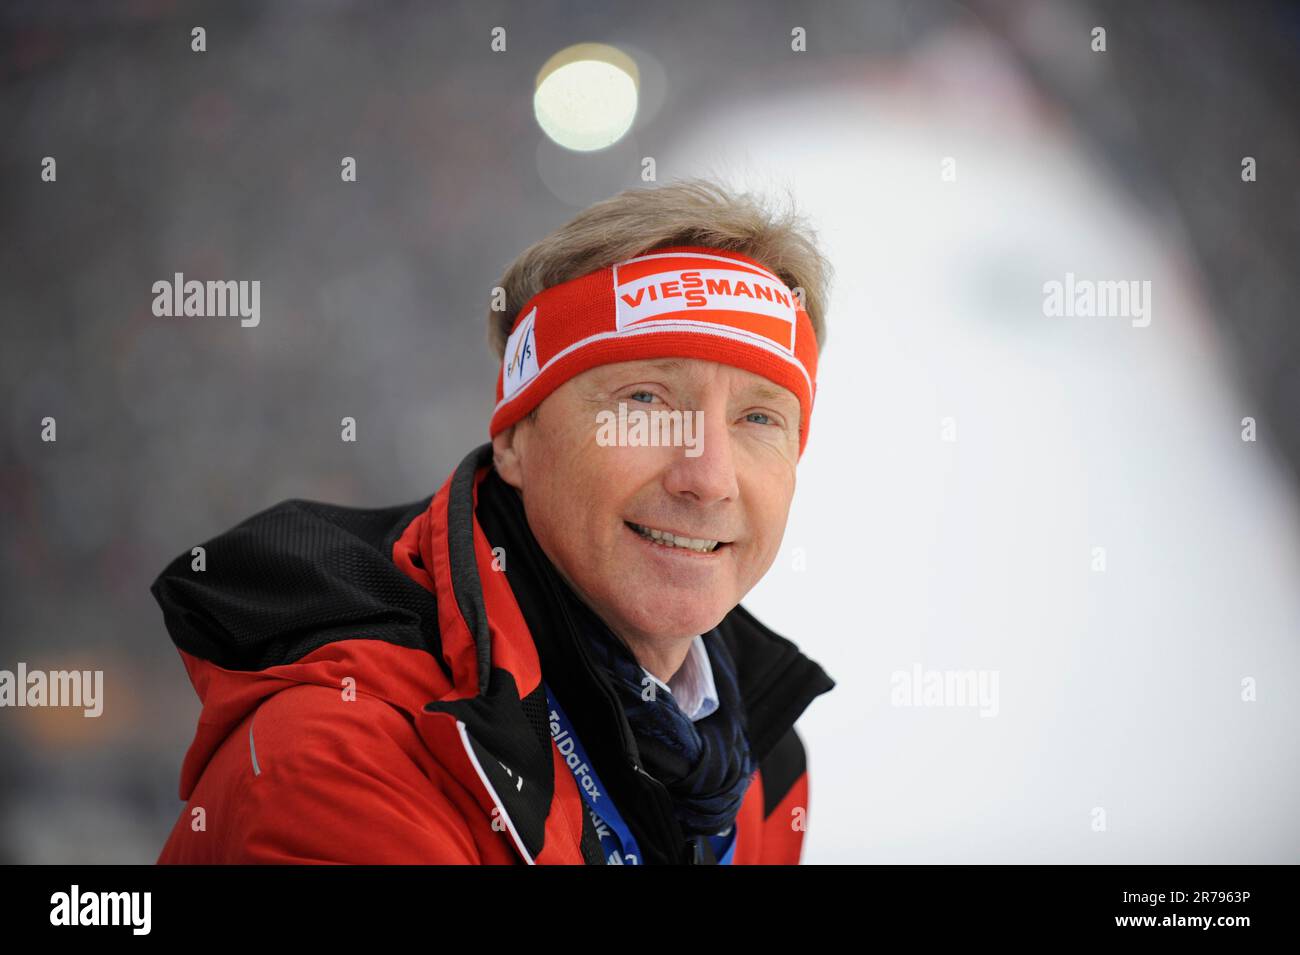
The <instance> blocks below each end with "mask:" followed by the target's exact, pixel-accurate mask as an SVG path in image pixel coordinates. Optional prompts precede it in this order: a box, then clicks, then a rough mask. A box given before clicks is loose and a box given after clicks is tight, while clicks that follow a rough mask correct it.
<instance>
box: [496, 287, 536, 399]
mask: <svg viewBox="0 0 1300 955" xmlns="http://www.w3.org/2000/svg"><path fill="white" fill-rule="evenodd" d="M536 320H537V306H535V305H534V306H533V310H532V311H531V312H529V313H528V315H527V316H526V317H525V318H524V320H523V321H522V322H520V323H519V324H518V325H517V326H516V327H515V330H514V331H513V332H511V333H510V338H508V339H507V340H506V353H505V355H504V356H503V357H502V359H501V361H502V373H501V390H502V392H503V395H502V397H503V398H511V397H513V396H514V394H515V393H516V392H517V391H519V389H520V388H522V387H523V386H524V385H526V384H528V383H529V382H530V381H532V380H533V379H534V378H536V377H537V336H535V335H534V334H533V325H534V323H535V322H536Z"/></svg>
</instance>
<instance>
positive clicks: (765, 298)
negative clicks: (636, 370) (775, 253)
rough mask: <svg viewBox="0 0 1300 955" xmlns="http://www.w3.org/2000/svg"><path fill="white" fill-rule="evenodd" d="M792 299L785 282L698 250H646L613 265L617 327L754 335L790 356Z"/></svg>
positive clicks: (793, 319) (747, 337) (742, 336)
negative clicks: (639, 254) (720, 327)
mask: <svg viewBox="0 0 1300 955" xmlns="http://www.w3.org/2000/svg"><path fill="white" fill-rule="evenodd" d="M797 305H798V302H797V301H796V300H795V297H794V295H793V293H792V292H791V291H790V290H789V289H788V288H786V286H785V283H784V282H782V281H781V280H780V279H779V278H777V277H776V276H775V275H773V274H772V273H771V272H769V271H767V270H766V269H764V268H760V267H759V266H756V265H750V264H749V263H748V262H740V261H737V260H736V259H730V258H726V257H724V256H713V255H704V254H700V253H681V252H677V253H672V252H669V253H659V254H656V253H651V254H649V255H643V256H640V257H639V258H635V259H630V260H628V261H627V262H623V263H621V264H619V265H616V266H614V317H615V325H616V327H617V329H618V331H620V332H623V331H633V330H636V331H639V330H640V329H643V328H655V329H662V330H664V331H700V330H702V328H701V326H715V327H714V328H710V329H707V330H708V331H711V332H714V333H716V332H717V331H719V329H718V328H717V327H716V326H722V330H723V331H724V333H725V334H727V336H728V337H733V338H738V339H741V340H750V341H753V340H755V339H757V340H759V341H760V342H761V343H763V344H765V345H768V347H770V346H771V345H776V346H777V347H778V348H780V349H781V351H783V352H785V353H786V354H789V355H793V354H794V338H795V322H796V317H797V313H796V311H795V309H796V306H797Z"/></svg>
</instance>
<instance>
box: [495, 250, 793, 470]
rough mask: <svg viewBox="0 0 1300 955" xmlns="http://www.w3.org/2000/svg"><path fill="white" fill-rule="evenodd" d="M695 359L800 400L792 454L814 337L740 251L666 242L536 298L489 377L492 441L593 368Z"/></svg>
mask: <svg viewBox="0 0 1300 955" xmlns="http://www.w3.org/2000/svg"><path fill="white" fill-rule="evenodd" d="M647 358H702V359H704V360H706V361H716V362H721V363H723V364H726V365H734V366H736V367H737V368H744V369H746V370H748V371H752V372H754V373H755V374H758V375H762V376H763V377H764V378H768V379H770V380H771V381H773V382H775V383H776V384H778V385H781V386H782V387H784V388H788V389H789V390H790V391H791V392H793V393H794V395H795V397H797V398H798V399H799V410H800V418H799V456H800V457H803V449H804V446H805V445H806V444H807V443H808V422H809V418H810V417H811V415H812V405H813V398H814V397H815V395H816V393H817V337H816V335H815V333H814V332H813V326H812V320H811V319H810V318H809V317H808V313H807V312H806V311H804V308H803V305H802V304H801V303H800V301H799V297H798V296H796V295H795V294H794V293H793V292H791V291H790V289H789V288H787V287H786V285H785V283H783V282H782V281H781V280H780V279H779V278H777V277H776V276H775V275H773V274H772V273H771V272H770V271H768V270H767V269H766V268H764V267H763V266H762V265H760V264H759V263H758V262H757V261H755V260H754V259H752V258H750V257H749V256H747V255H742V254H741V253H739V252H729V251H724V250H722V249H713V248H709V247H707V246H694V245H690V246H686V245H682V246H672V247H670V248H667V249H656V250H655V251H653V252H648V253H646V254H645V255H639V256H637V257H636V258H633V259H629V260H628V261H626V262H620V263H618V264H617V265H610V266H606V267H605V268H603V269H599V270H597V271H595V272H590V273H588V274H587V275H583V276H579V277H578V278H575V279H570V280H569V281H567V282H561V283H560V284H559V285H553V286H551V287H550V288H548V289H543V290H542V291H540V292H538V293H537V294H536V295H534V296H533V297H532V298H530V299H529V300H528V302H527V303H526V304H525V305H524V307H523V308H521V309H520V310H519V315H518V317H517V318H516V319H515V324H514V328H513V329H512V330H511V332H510V338H509V340H508V341H507V342H506V351H505V356H504V358H503V359H502V362H501V371H500V372H499V373H498V375H497V404H496V409H495V410H494V411H493V414H492V422H491V424H490V425H489V427H488V432H489V434H490V435H491V436H492V437H496V435H497V434H498V433H499V432H501V431H504V430H505V429H506V428H508V427H510V426H511V425H512V424H514V423H515V422H517V421H519V420H520V419H521V418H523V417H524V416H525V415H526V414H528V412H530V411H532V410H533V408H535V407H537V405H538V404H540V403H541V401H542V399H543V398H545V397H546V396H547V395H549V394H550V393H551V392H552V391H554V390H555V389H556V388H558V387H559V386H560V385H562V384H564V382H566V381H568V380H569V379H570V378H572V377H573V376H574V375H577V374H580V373H581V372H584V371H586V370H587V369H589V368H594V367H596V366H597V365H608V364H611V363H613V362H620V361H636V360H640V359H647Z"/></svg>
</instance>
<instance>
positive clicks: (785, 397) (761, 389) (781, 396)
mask: <svg viewBox="0 0 1300 955" xmlns="http://www.w3.org/2000/svg"><path fill="white" fill-rule="evenodd" d="M745 393H746V394H750V395H753V396H754V397H755V398H757V399H758V400H759V401H794V402H796V403H797V402H798V400H799V399H798V398H796V397H795V396H794V395H792V394H791V393H790V392H789V391H787V390H786V389H784V388H776V387H774V386H772V385H754V386H753V387H752V388H749V389H747V390H746V392H745Z"/></svg>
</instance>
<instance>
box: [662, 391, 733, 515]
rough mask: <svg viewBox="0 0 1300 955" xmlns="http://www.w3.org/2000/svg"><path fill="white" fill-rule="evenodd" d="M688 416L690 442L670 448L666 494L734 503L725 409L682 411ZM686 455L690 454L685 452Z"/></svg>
mask: <svg viewBox="0 0 1300 955" xmlns="http://www.w3.org/2000/svg"><path fill="white" fill-rule="evenodd" d="M684 414H685V415H688V416H690V417H691V419H692V421H691V424H692V432H691V437H692V438H693V443H688V444H687V445H686V446H685V447H681V448H673V461H672V464H671V465H670V466H669V468H668V473H667V475H666V476H665V480H664V484H665V487H666V489H667V490H668V492H669V493H671V494H673V495H675V496H682V497H688V498H691V499H693V500H694V501H695V502H696V503H698V504H714V503H717V502H719V501H728V500H735V499H736V498H737V497H738V496H739V495H740V486H739V485H738V484H737V483H736V462H735V457H734V449H733V448H732V446H731V428H730V427H729V422H728V421H727V412H726V409H725V407H717V408H714V407H712V406H710V407H705V408H701V409H698V410H693V411H687V412H684ZM688 452H689V453H688Z"/></svg>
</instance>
